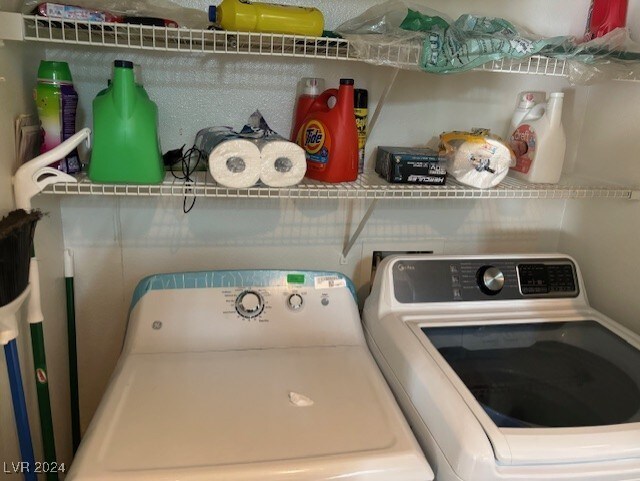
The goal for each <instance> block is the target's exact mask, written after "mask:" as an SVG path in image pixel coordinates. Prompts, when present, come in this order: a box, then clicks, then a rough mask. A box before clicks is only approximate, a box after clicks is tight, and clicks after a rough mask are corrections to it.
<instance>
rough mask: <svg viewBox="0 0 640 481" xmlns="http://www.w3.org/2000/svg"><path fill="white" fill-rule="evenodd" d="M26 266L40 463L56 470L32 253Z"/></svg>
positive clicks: (54, 479) (53, 480)
mask: <svg viewBox="0 0 640 481" xmlns="http://www.w3.org/2000/svg"><path fill="white" fill-rule="evenodd" d="M32 254H33V255H32V257H31V264H30V266H29V284H30V285H31V295H30V296H29V300H28V301H27V319H28V321H29V326H30V328H31V350H32V352H33V368H34V370H35V379H36V392H37V394H38V410H39V412H40V432H41V433H42V448H43V454H44V460H45V461H46V462H48V463H50V464H49V466H56V465H57V464H56V463H57V459H56V442H55V439H54V436H53V419H52V418H51V400H50V397H49V374H48V372H47V358H46V356H45V351H44V334H43V329H42V321H43V318H44V316H43V314H42V308H41V306H40V272H39V270H38V261H37V259H36V257H35V252H33V253H32ZM46 478H47V481H58V473H57V472H55V471H54V472H47V476H46Z"/></svg>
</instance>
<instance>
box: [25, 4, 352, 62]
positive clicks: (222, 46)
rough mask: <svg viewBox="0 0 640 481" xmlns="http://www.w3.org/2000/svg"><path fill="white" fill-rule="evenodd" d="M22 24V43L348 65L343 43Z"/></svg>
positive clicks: (69, 23) (30, 20) (41, 20)
mask: <svg viewBox="0 0 640 481" xmlns="http://www.w3.org/2000/svg"><path fill="white" fill-rule="evenodd" d="M23 20H24V38H25V40H34V41H40V42H50V43H64V44H72V45H92V46H103V47H118V48H131V49H142V50H158V51H173V52H196V53H198V52H200V53H231V54H249V55H273V56H281V57H311V58H323V59H334V60H349V59H353V57H352V55H351V54H350V51H349V42H348V41H346V40H343V39H335V38H326V37H304V36H298V35H279V34H263V33H249V32H227V31H216V30H192V29H185V28H171V27H155V26H148V25H133V24H126V23H125V24H123V23H106V22H89V21H83V20H63V19H58V18H48V17H40V16H32V15H24V16H23Z"/></svg>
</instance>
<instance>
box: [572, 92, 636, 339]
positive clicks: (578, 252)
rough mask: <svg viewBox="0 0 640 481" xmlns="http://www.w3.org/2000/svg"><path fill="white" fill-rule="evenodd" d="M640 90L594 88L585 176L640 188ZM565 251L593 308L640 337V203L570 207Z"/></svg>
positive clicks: (583, 148)
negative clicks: (583, 280)
mask: <svg viewBox="0 0 640 481" xmlns="http://www.w3.org/2000/svg"><path fill="white" fill-rule="evenodd" d="M638 105H640V89H639V88H638V85H637V84H633V83H623V82H619V83H616V84H615V92H612V89H611V86H610V85H599V86H595V87H592V88H591V92H590V97H589V108H588V110H587V112H586V117H587V119H588V121H586V122H585V128H584V132H583V136H582V139H583V140H582V144H581V146H580V151H579V154H578V155H579V157H580V171H581V172H582V173H584V174H585V175H587V176H590V177H592V178H599V179H603V180H607V181H611V182H617V183H620V184H627V185H629V184H630V185H636V186H640V167H639V166H640V154H639V152H640V135H638V125H640V111H639V109H638V108H637V106H638ZM562 227H563V229H562V237H561V242H560V249H561V250H564V251H567V252H568V253H570V254H572V255H574V256H575V257H576V258H577V260H578V262H579V263H580V265H581V267H582V271H583V275H584V276H585V278H586V284H587V293H588V295H589V299H590V301H591V303H592V304H593V305H594V306H595V307H596V308H597V309H599V310H602V311H604V312H605V313H607V314H608V315H609V316H611V317H613V318H614V319H616V320H618V321H620V322H622V323H624V324H626V325H627V326H628V327H630V328H631V329H633V330H635V331H640V318H639V317H638V312H639V311H640V301H639V300H638V294H637V291H638V273H639V272H640V255H639V252H640V250H639V249H640V205H639V201H638V200H633V201H616V202H597V201H584V202H575V203H569V204H568V205H567V211H566V213H565V220H564V222H563V226H562Z"/></svg>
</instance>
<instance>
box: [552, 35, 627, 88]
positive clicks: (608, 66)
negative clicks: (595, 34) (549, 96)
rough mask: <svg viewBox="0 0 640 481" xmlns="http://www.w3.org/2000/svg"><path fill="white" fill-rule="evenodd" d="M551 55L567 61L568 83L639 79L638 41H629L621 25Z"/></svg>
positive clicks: (582, 83)
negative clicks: (604, 33) (602, 34)
mask: <svg viewBox="0 0 640 481" xmlns="http://www.w3.org/2000/svg"><path fill="white" fill-rule="evenodd" d="M551 56H554V57H556V58H562V59H565V60H567V66H568V77H569V83H571V84H572V85H591V84H594V83H597V82H602V81H606V80H610V79H618V80H637V79H640V44H638V43H637V42H634V41H633V40H631V38H630V37H629V32H628V30H627V29H625V28H616V29H614V30H612V31H611V32H609V33H608V34H606V35H604V36H602V37H599V38H595V39H593V40H591V41H589V42H585V43H581V44H576V45H574V46H572V47H571V48H570V49H569V50H567V51H564V52H563V51H556V52H553V53H552V54H551Z"/></svg>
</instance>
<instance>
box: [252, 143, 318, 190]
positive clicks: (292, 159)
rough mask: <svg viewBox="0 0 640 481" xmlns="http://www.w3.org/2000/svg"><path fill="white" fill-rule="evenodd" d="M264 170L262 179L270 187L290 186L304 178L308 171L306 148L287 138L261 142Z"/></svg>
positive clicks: (261, 175)
mask: <svg viewBox="0 0 640 481" xmlns="http://www.w3.org/2000/svg"><path fill="white" fill-rule="evenodd" d="M260 154H261V155H262V171H261V174H260V180H261V181H262V183H263V184H265V185H268V186H269V187H289V186H292V185H296V184H297V183H298V182H300V181H301V180H302V178H303V177H304V174H305V173H306V172H307V160H306V157H305V153H304V149H303V148H302V147H300V146H299V145H296V144H294V143H293V142H289V141H287V140H265V141H262V142H261V143H260Z"/></svg>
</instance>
